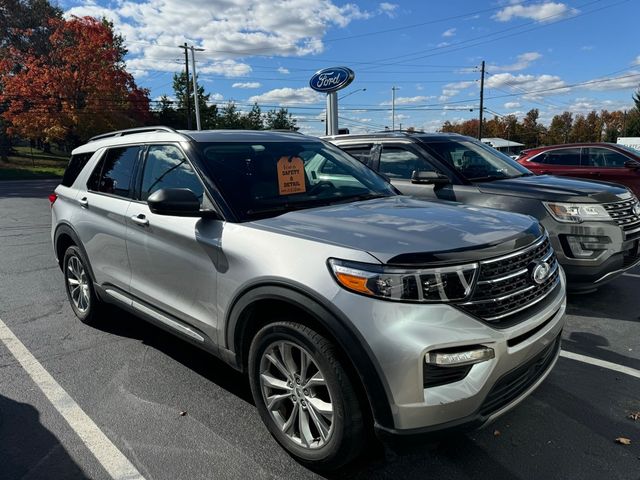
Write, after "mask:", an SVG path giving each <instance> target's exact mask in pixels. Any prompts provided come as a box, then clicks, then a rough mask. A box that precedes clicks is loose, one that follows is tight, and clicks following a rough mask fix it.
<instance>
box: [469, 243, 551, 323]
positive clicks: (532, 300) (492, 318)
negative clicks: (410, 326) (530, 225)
mask: <svg viewBox="0 0 640 480" xmlns="http://www.w3.org/2000/svg"><path fill="white" fill-rule="evenodd" d="M540 262H547V263H548V264H549V267H550V269H549V274H548V276H547V277H546V279H545V280H544V281H543V282H542V283H541V284H538V283H535V282H534V281H533V278H532V274H531V272H532V267H533V266H534V265H535V264H538V263H540ZM478 263H479V269H478V279H477V280H478V281H477V283H476V286H475V288H474V290H473V292H472V294H471V297H470V298H468V299H466V301H465V302H464V303H459V304H458V308H460V309H461V310H463V311H465V312H467V313H469V314H471V315H473V316H475V317H477V318H480V319H482V320H484V321H487V322H490V323H492V324H494V325H496V326H498V327H500V326H502V325H503V324H504V326H510V325H513V324H514V322H519V321H522V320H526V318H523V317H522V316H514V315H516V314H518V313H519V312H522V311H524V310H527V309H528V308H529V307H531V306H533V305H536V304H539V303H540V302H542V301H543V300H544V299H545V298H548V297H549V294H550V293H551V292H552V291H555V290H556V287H557V286H558V284H559V283H560V282H561V277H562V274H561V272H560V265H559V263H558V261H557V259H556V258H555V253H554V251H553V247H552V246H551V242H550V240H549V237H548V236H547V235H546V234H544V235H542V236H541V237H539V238H537V239H536V240H535V241H534V242H533V243H531V244H530V245H528V246H526V247H524V248H521V249H520V250H517V251H515V252H512V253H510V254H508V255H502V256H500V257H496V258H490V259H487V260H481V261H480V262H478Z"/></svg>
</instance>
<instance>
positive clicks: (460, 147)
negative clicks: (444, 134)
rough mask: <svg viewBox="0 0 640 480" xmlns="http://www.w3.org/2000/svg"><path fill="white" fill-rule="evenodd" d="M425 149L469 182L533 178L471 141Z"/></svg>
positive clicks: (431, 145) (448, 142)
mask: <svg viewBox="0 0 640 480" xmlns="http://www.w3.org/2000/svg"><path fill="white" fill-rule="evenodd" d="M425 145H426V146H427V147H428V148H429V149H431V150H432V151H433V152H434V153H435V154H436V155H437V156H438V157H439V158H440V159H442V160H444V161H445V162H446V163H448V164H449V165H451V166H452V167H453V168H454V169H456V170H457V171H458V173H460V174H461V175H462V176H463V177H464V178H466V179H467V180H469V181H471V182H482V181H490V180H498V179H502V178H515V177H524V176H529V175H533V173H531V172H530V171H529V170H527V169H526V168H525V167H523V166H522V165H520V164H519V163H518V162H516V161H515V160H513V159H512V158H509V157H508V156H507V155H505V154H504V153H501V152H499V151H498V150H496V149H494V148H491V147H489V146H487V145H485V144H483V143H480V142H476V141H474V140H470V139H467V138H465V139H461V140H454V139H448V140H446V141H441V142H428V143H425Z"/></svg>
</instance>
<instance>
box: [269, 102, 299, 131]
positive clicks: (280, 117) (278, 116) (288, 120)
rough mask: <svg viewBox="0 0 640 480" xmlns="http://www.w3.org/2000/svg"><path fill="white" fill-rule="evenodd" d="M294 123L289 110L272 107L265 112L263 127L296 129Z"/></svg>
mask: <svg viewBox="0 0 640 480" xmlns="http://www.w3.org/2000/svg"><path fill="white" fill-rule="evenodd" d="M296 123H297V122H296V119H295V118H293V116H292V115H291V114H290V113H289V110H287V109H286V108H284V107H280V110H276V109H273V110H269V111H268V112H267V119H266V122H265V128H266V129H268V130H298V127H296Z"/></svg>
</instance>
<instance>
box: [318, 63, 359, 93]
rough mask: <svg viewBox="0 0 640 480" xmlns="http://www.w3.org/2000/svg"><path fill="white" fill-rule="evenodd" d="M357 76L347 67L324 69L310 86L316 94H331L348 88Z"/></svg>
mask: <svg viewBox="0 0 640 480" xmlns="http://www.w3.org/2000/svg"><path fill="white" fill-rule="evenodd" d="M355 76H356V74H355V73H353V70H351V69H350V68H347V67H333V68H323V69H322V70H319V71H317V72H316V73H315V74H314V75H313V77H311V80H309V86H310V87H311V88H313V89H314V90H315V91H316V92H323V93H331V92H335V91H337V90H340V89H342V88H344V87H346V86H348V85H349V84H350V83H351V82H352V81H353V79H354V78H355Z"/></svg>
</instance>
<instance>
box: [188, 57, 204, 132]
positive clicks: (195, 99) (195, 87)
mask: <svg viewBox="0 0 640 480" xmlns="http://www.w3.org/2000/svg"><path fill="white" fill-rule="evenodd" d="M190 48H191V66H192V67H193V68H192V70H193V103H194V106H195V109H196V130H202V126H201V125H200V102H199V100H198V79H197V75H196V53H195V52H203V51H204V48H196V47H194V46H193V45H191V47H190Z"/></svg>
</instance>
